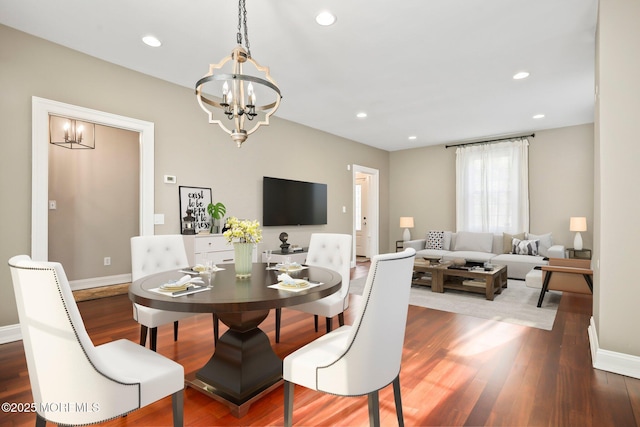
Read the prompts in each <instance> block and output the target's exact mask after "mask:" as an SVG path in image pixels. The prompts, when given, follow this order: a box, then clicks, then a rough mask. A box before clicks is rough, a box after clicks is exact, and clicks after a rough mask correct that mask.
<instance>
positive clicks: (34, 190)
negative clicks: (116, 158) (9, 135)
mask: <svg viewBox="0 0 640 427" xmlns="http://www.w3.org/2000/svg"><path fill="white" fill-rule="evenodd" d="M49 114H55V115H59V116H63V117H71V118H75V119H79V120H82V121H87V122H92V123H96V124H100V125H105V126H111V127H115V128H119V129H125V130H130V131H134V132H138V133H139V134H140V214H139V219H140V234H141V235H152V234H154V181H153V174H154V160H153V153H154V144H155V137H154V124H153V123H152V122H147V121H143V120H138V119H133V118H130V117H125V116H119V115H116V114H111V113H106V112H103V111H98V110H92V109H89V108H84V107H79V106H76V105H71V104H65V103H62V102H58V101H52V100H50V99H45V98H39V97H37V96H34V97H32V98H31V149H32V156H31V158H32V160H31V258H32V259H34V260H37V261H48V259H49V211H48V198H49V145H50V144H49Z"/></svg>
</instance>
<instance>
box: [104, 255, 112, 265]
mask: <svg viewBox="0 0 640 427" xmlns="http://www.w3.org/2000/svg"><path fill="white" fill-rule="evenodd" d="M104 265H111V257H109V256H106V257H104Z"/></svg>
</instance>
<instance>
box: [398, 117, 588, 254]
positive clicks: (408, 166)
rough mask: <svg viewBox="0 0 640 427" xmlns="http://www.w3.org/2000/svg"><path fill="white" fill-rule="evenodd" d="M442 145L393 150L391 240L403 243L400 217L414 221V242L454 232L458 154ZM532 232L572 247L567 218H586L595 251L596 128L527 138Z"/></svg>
mask: <svg viewBox="0 0 640 427" xmlns="http://www.w3.org/2000/svg"><path fill="white" fill-rule="evenodd" d="M455 151H456V150H455V148H448V149H447V148H445V147H444V146H443V145H440V146H435V147H426V148H416V149H413V150H403V151H395V152H392V153H390V157H391V184H390V189H391V196H390V203H391V205H390V208H389V218H390V227H389V241H392V242H393V241H395V240H401V239H402V231H403V230H402V229H400V227H399V222H400V217H401V216H413V217H414V219H415V228H414V229H412V230H411V236H412V238H413V239H420V238H424V236H425V234H426V232H427V231H429V230H455V227H456V220H455V216H456V200H455V192H456V184H455V182H456V175H455V168H456V164H455V162H456V153H455ZM529 197H530V232H531V233H534V234H543V233H548V232H551V233H553V239H554V243H558V244H562V245H565V246H566V247H572V246H573V238H574V234H573V233H571V232H570V231H569V218H570V217H572V216H585V217H587V228H588V230H587V232H585V233H582V238H583V241H584V247H585V248H593V246H592V245H593V125H591V124H588V125H581V126H572V127H567V128H560V129H550V130H546V131H538V132H536V133H535V138H530V139H529Z"/></svg>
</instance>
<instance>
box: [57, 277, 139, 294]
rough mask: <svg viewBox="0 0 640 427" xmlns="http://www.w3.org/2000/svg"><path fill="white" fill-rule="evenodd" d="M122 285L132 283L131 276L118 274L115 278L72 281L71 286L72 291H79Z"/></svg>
mask: <svg viewBox="0 0 640 427" xmlns="http://www.w3.org/2000/svg"><path fill="white" fill-rule="evenodd" d="M121 283H131V274H118V275H115V276H104V277H92V278H91V279H82V280H70V281H69V286H71V290H72V291H79V290H81V289H91V288H99V287H101V286H110V285H119V284H121Z"/></svg>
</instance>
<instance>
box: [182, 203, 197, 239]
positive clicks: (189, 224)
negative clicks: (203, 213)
mask: <svg viewBox="0 0 640 427" xmlns="http://www.w3.org/2000/svg"><path fill="white" fill-rule="evenodd" d="M192 213H193V211H192V210H191V209H187V216H185V217H184V218H182V224H183V225H184V228H183V229H182V234H196V227H195V223H196V219H195V218H194V217H193V216H192V215H191V214H192Z"/></svg>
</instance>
